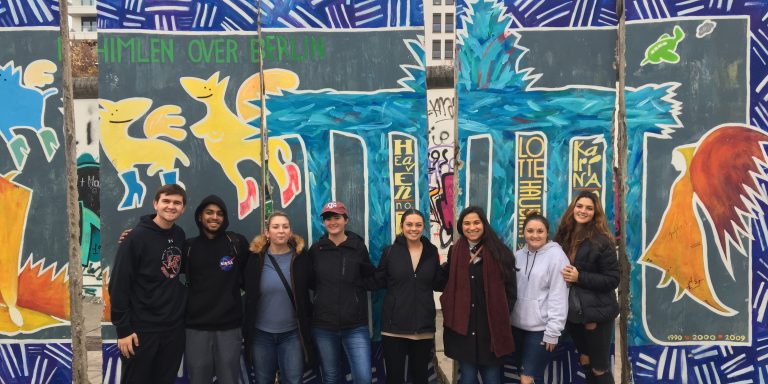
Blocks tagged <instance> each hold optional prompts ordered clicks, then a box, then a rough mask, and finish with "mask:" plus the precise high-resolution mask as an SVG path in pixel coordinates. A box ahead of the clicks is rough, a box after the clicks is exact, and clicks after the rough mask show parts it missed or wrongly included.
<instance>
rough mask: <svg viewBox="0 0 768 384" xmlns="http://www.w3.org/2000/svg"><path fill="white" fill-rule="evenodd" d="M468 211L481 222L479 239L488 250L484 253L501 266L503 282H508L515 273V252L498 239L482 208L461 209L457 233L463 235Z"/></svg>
mask: <svg viewBox="0 0 768 384" xmlns="http://www.w3.org/2000/svg"><path fill="white" fill-rule="evenodd" d="M470 213H475V214H477V216H478V217H479V218H480V221H481V222H482V223H483V237H482V238H481V241H482V242H483V248H485V249H486V250H488V252H486V253H484V254H485V255H490V256H491V257H492V258H493V259H494V260H495V261H496V262H497V263H498V264H499V266H500V267H501V277H502V279H504V281H505V282H510V281H511V280H512V278H513V277H514V274H515V254H514V253H512V251H511V250H510V249H509V247H507V246H506V245H505V244H504V242H502V241H501V239H499V236H498V235H497V234H496V232H495V231H494V230H493V228H492V227H491V224H490V223H488V219H487V218H486V217H485V212H483V209H482V208H480V207H475V206H469V207H466V208H464V210H463V211H461V213H460V214H459V221H458V224H457V226H458V231H459V235H461V236H464V229H463V228H462V223H463V222H464V217H466V216H467V215H469V214H470Z"/></svg>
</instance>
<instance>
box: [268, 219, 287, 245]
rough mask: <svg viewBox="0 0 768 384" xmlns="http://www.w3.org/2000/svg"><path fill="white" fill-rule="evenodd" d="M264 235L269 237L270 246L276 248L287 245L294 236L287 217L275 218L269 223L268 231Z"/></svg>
mask: <svg viewBox="0 0 768 384" xmlns="http://www.w3.org/2000/svg"><path fill="white" fill-rule="evenodd" d="M264 235H265V236H267V239H269V242H270V244H274V245H276V246H283V245H286V244H288V240H289V239H290V238H291V236H292V235H293V233H292V232H291V223H290V221H288V218H287V217H285V216H273V217H272V218H271V219H269V222H268V223H267V230H266V231H264Z"/></svg>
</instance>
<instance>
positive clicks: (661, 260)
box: [640, 124, 768, 316]
mask: <svg viewBox="0 0 768 384" xmlns="http://www.w3.org/2000/svg"><path fill="white" fill-rule="evenodd" d="M766 143H768V135H767V134H766V133H765V132H763V131H760V130H758V129H755V128H752V127H749V126H744V125H737V124H728V125H721V126H718V127H715V128H714V129H712V130H711V131H709V132H708V133H707V134H705V135H704V136H703V137H702V138H701V139H700V140H699V142H698V143H695V144H689V145H684V146H680V147H677V148H676V149H675V152H674V154H673V164H674V165H675V166H676V168H677V169H678V170H680V175H679V176H678V178H677V180H675V182H674V184H673V185H672V190H671V193H670V198H669V203H668V205H667V208H666V210H665V211H664V215H663V216H662V220H661V224H660V225H659V229H658V231H657V232H656V234H655V235H654V236H653V240H651V242H650V244H649V245H648V247H647V248H646V250H645V253H644V254H643V255H642V257H641V259H640V263H643V264H646V265H650V266H653V267H655V268H658V269H659V270H661V271H662V272H663V277H662V279H661V281H660V282H659V287H665V286H667V285H669V283H670V282H674V283H675V285H676V287H677V291H676V294H675V299H674V301H677V300H680V299H681V298H682V297H683V296H684V295H686V294H687V295H688V296H689V297H690V298H692V299H693V300H695V301H696V302H698V303H700V304H702V305H703V306H705V307H706V308H708V309H709V310H711V311H713V312H715V313H718V314H720V315H722V316H733V315H735V314H736V313H738V312H737V311H735V310H733V309H732V308H729V307H728V306H727V305H725V304H723V303H722V302H721V301H720V299H718V297H717V292H716V291H715V289H714V286H713V282H712V280H711V279H710V275H709V271H708V267H707V265H708V263H707V261H708V257H710V256H709V255H712V254H714V252H712V251H710V250H707V241H706V238H705V233H706V232H705V225H709V227H710V228H711V232H712V233H713V234H714V236H715V239H714V242H715V244H716V245H717V250H716V252H717V253H718V254H719V255H720V258H721V260H722V262H723V264H724V265H725V268H726V269H727V270H728V271H729V272H730V274H731V276H732V277H733V270H732V266H731V252H730V249H731V246H733V247H734V248H735V249H737V250H738V252H739V253H741V254H743V255H745V256H747V257H749V254H748V253H749V252H748V248H747V247H746V242H747V241H749V239H751V234H750V220H751V219H753V218H755V217H756V214H757V213H759V212H761V211H760V208H759V204H758V202H766V201H768V197H767V196H766V195H765V192H764V190H763V189H762V188H760V186H759V180H766V174H765V171H764V169H765V167H766V160H768V157H767V156H766V152H765V150H764V148H763V145H764V144H766ZM724 164H727V166H723V165H724ZM700 211H701V212H704V215H705V216H706V217H701V216H700Z"/></svg>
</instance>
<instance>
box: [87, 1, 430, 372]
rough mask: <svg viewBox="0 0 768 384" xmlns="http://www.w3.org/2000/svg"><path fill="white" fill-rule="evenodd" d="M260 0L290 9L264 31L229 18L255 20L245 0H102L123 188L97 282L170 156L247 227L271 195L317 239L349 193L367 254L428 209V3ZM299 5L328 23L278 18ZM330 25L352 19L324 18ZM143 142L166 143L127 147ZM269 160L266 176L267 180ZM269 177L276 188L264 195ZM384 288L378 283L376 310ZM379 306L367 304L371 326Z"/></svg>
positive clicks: (108, 174)
mask: <svg viewBox="0 0 768 384" xmlns="http://www.w3.org/2000/svg"><path fill="white" fill-rule="evenodd" d="M262 4H264V5H263V7H265V8H264V9H263V11H264V12H265V14H264V15H269V14H270V9H273V8H274V9H278V8H279V9H282V8H286V9H285V11H284V12H285V16H281V15H280V14H279V13H278V12H274V13H272V14H273V15H275V18H274V19H273V20H272V21H269V20H267V21H265V23H264V25H263V26H264V27H266V28H267V29H265V30H264V31H263V33H262V36H258V35H256V34H255V33H254V32H241V33H230V32H229V30H230V29H237V28H243V29H247V30H251V31H253V30H254V29H255V25H254V24H253V23H252V22H251V21H249V20H248V17H253V18H254V19H255V16H256V15H255V12H254V13H251V11H254V10H255V9H252V8H249V7H250V5H247V4H246V3H242V2H229V1H225V2H214V3H211V2H199V4H197V3H196V2H193V3H191V4H187V3H185V4H184V5H183V7H185V9H187V10H190V12H191V18H182V17H180V16H179V15H180V13H179V12H175V11H174V12H165V11H170V10H171V7H178V6H179V5H178V3H174V5H170V4H167V5H166V4H161V3H156V4H152V5H148V4H145V5H142V4H134V3H131V4H123V3H114V4H113V3H109V2H102V3H99V5H98V7H99V27H100V34H99V46H100V49H101V51H100V56H99V68H100V80H99V86H100V89H99V95H100V97H101V99H100V100H99V103H100V105H101V107H100V114H101V122H102V123H101V124H102V149H103V151H102V153H101V154H100V158H101V159H102V160H103V161H102V162H101V175H100V176H101V179H100V182H101V183H103V184H104V185H110V186H113V187H114V188H104V189H103V190H101V204H100V207H101V219H102V220H101V226H100V229H101V231H102V233H101V238H102V239H103V241H102V246H103V248H102V249H101V260H102V268H103V281H104V284H106V282H107V281H108V280H109V272H110V271H109V269H110V268H109V266H110V265H111V263H112V262H113V258H114V254H115V251H116V243H115V242H113V241H110V240H109V239H116V238H117V235H118V233H119V232H120V231H121V230H122V229H123V228H127V227H131V226H133V225H134V224H135V223H136V220H137V219H138V217H139V215H141V214H144V213H148V212H149V211H151V210H150V209H148V208H149V206H150V205H149V204H148V203H147V202H146V201H147V200H148V199H151V198H152V191H153V190H155V189H156V188H157V187H158V186H159V185H160V184H163V183H166V182H171V179H169V178H168V177H163V175H167V174H169V173H170V172H172V171H174V170H178V171H179V172H178V173H177V174H176V175H178V176H177V179H176V180H177V181H178V180H181V181H182V182H183V184H184V185H185V187H186V188H187V191H188V193H189V204H190V205H191V206H193V207H194V206H195V205H196V204H197V201H199V199H200V198H201V197H202V196H205V195H208V194H210V193H216V194H218V195H220V196H222V197H223V198H224V199H225V201H226V202H227V205H228V207H229V208H230V209H229V211H230V214H231V217H230V220H231V226H230V228H232V229H233V230H235V231H239V232H241V233H243V234H244V235H245V236H246V237H248V238H251V237H253V236H254V235H256V234H257V233H258V232H259V231H260V228H261V224H260V223H259V217H260V215H261V210H267V209H270V207H271V208H272V209H279V210H282V211H285V212H286V213H288V215H289V216H290V217H291V223H292V229H293V230H294V232H296V233H298V234H301V235H302V236H304V237H305V238H307V239H308V240H310V241H314V240H316V239H317V238H318V237H319V236H320V235H321V234H322V233H323V232H324V229H323V226H322V223H321V222H320V220H319V219H318V217H319V213H320V210H321V208H322V205H323V204H324V203H325V202H326V201H328V200H330V199H337V200H341V201H344V202H345V204H346V205H347V207H348V210H349V216H350V224H349V229H350V230H352V231H354V232H356V233H358V234H360V235H361V236H362V237H363V238H364V239H365V240H366V242H367V244H368V246H369V249H370V254H371V259H372V261H373V262H374V263H377V262H378V259H379V257H380V254H381V250H382V249H383V248H384V247H385V246H386V245H388V244H389V243H391V241H392V239H393V236H394V235H395V234H396V233H397V232H398V230H399V228H397V227H398V226H397V225H396V224H395V223H396V222H398V220H399V215H401V214H402V212H403V211H405V210H406V209H409V208H414V207H416V208H419V209H421V210H422V211H426V209H428V204H429V201H430V200H429V198H428V192H429V190H428V188H427V187H426V186H427V178H426V172H425V171H424V170H425V169H427V162H426V156H425V154H426V151H427V150H426V148H427V140H426V134H425V132H426V119H425V117H424V111H425V110H426V94H425V69H424V66H423V62H424V52H423V48H422V45H423V43H422V41H421V37H420V34H421V27H410V26H411V25H422V24H423V21H422V20H421V18H422V17H421V4H420V3H419V4H418V6H415V4H416V3H412V2H410V1H400V2H391V7H390V9H387V7H388V6H390V3H387V2H377V1H371V2H369V3H366V4H363V3H362V2H361V3H358V4H353V5H347V4H342V3H338V4H330V3H329V4H323V5H316V6H313V7H312V8H311V13H307V12H304V11H305V10H309V9H310V8H309V7H308V4H304V3H301V4H288V3H278V2H276V3H274V5H273V4H272V3H270V2H264V3H262ZM381 5H384V6H383V7H382V6H381ZM305 6H307V8H306V9H305V8H304V7H305ZM142 7H143V8H142ZM289 8H290V9H289ZM174 9H176V8H174ZM176 10H177V11H178V9H176ZM238 10H239V11H238ZM351 10H354V13H353V12H349V15H350V16H351V18H347V17H346V15H345V14H344V13H345V12H348V11H351ZM240 11H243V12H244V13H241V12H240ZM281 12H282V11H281ZM328 13H329V14H330V16H328ZM244 15H245V16H247V17H245V16H244ZM264 15H262V17H264ZM300 15H301V16H300ZM321 15H322V16H321ZM384 15H386V16H384ZM408 15H410V16H408ZM363 16H364V17H363ZM301 17H307V19H306V20H309V21H310V22H311V23H312V25H315V24H314V23H315V22H316V21H317V20H319V22H320V23H322V24H323V25H325V26H326V27H327V28H322V29H308V28H305V27H306V25H305V24H303V23H302V24H298V25H297V26H296V27H294V26H292V25H290V24H286V23H285V21H286V20H289V21H290V22H291V23H293V22H295V21H296V20H302V19H301ZM326 17H330V19H327V18H326ZM369 18H372V20H366V19H369ZM192 19H194V20H192ZM190 20H192V22H191V23H190ZM166 22H167V28H166V24H164V23H166ZM390 26H394V27H398V28H389V27H390ZM270 27H272V28H270ZM358 27H359V28H364V29H363V30H355V28H358ZM371 27H376V28H374V29H371ZM336 28H341V29H344V30H331V29H336ZM141 29H168V30H185V31H206V32H198V33H193V34H191V33H173V32H170V31H169V32H161V33H153V34H146V33H142V31H140V30H141ZM134 30H135V31H134ZM382 52H387V55H386V57H385V58H383V57H382V55H381V54H382ZM260 62H261V63H263V66H264V70H263V71H262V72H259V63H260ZM341 63H343V65H339V64H341ZM262 81H263V82H264V84H263V86H264V92H265V94H264V97H265V98H266V110H264V111H262V110H261V105H260V97H261V96H262V95H261V94H260V92H261V87H262V84H261V82H262ZM118 103H124V104H126V103H128V104H130V103H132V104H131V105H128V104H126V105H116V104H118ZM137 103H143V104H141V105H140V107H141V108H139V107H137V106H136V104H137ZM130 111H133V113H132V114H131V115H130V116H123V115H120V114H124V113H127V112H130ZM262 113H264V114H266V120H267V127H268V130H269V138H268V141H267V147H268V156H269V161H268V162H267V163H266V164H265V163H264V162H263V161H262V159H261V158H260V153H261V145H262V141H261V140H262V137H261V129H260V126H259V124H260V118H261V116H262ZM222 122H225V123H222ZM105 124H106V125H105ZM187 133H191V134H187ZM134 140H140V141H141V145H142V147H143V146H144V145H146V143H147V142H151V143H152V144H151V145H157V146H163V148H165V149H164V150H163V153H161V154H158V153H157V151H143V150H137V149H130V150H129V149H128V148H127V147H129V146H130V145H128V144H131V145H132V144H133V143H135V141H134ZM120 151H122V152H120ZM166 155H167V156H166ZM161 157H163V158H162V159H161ZM166 157H167V158H166ZM161 163H162V164H161ZM264 166H265V167H266V171H267V172H266V175H267V177H268V180H261V176H260V175H261V168H262V167H264ZM145 175H146V176H150V177H145ZM154 176H160V177H154ZM266 182H269V184H270V185H271V186H272V187H274V188H272V189H271V191H269V192H270V194H269V195H267V196H265V197H266V198H267V206H265V207H262V206H260V197H261V196H260V195H259V194H260V193H262V186H263V185H264V184H265V183H266ZM121 186H122V187H121ZM147 194H149V196H147ZM235 212H236V213H235ZM180 224H181V225H182V226H183V227H184V228H185V229H186V232H187V235H189V236H193V235H194V234H196V232H197V229H196V227H195V226H194V224H193V221H192V217H191V215H189V214H186V215H185V216H183V217H182V220H181V222H180ZM380 228H387V229H389V230H386V231H381V230H379V229H380ZM104 296H105V297H104V299H105V305H106V308H105V315H107V316H106V317H105V319H106V322H105V323H103V328H102V334H103V339H104V344H103V348H102V351H103V353H104V363H103V369H104V378H105V382H114V381H116V380H118V379H119V363H118V360H119V359H118V358H117V356H118V351H117V349H116V348H115V345H114V342H115V341H114V338H115V334H114V330H113V329H112V327H111V325H110V324H109V322H108V321H109V319H108V314H109V309H108V308H109V297H108V294H107V293H106V292H104ZM381 299H382V297H380V295H379V294H378V293H376V294H374V295H373V306H372V307H373V311H374V313H377V312H378V308H379V307H380V301H381ZM378 317H379V316H378V315H376V314H375V315H374V316H372V318H373V319H375V320H374V322H373V324H372V326H373V328H374V330H375V333H376V334H377V333H378V331H376V329H378ZM376 337H378V336H376ZM375 346H376V347H375V348H374V358H373V359H372V362H373V365H374V374H375V375H376V376H377V377H378V378H379V380H383V376H381V375H382V374H383V361H382V354H381V353H382V352H381V349H380V346H378V343H376V344H375ZM183 371H184V368H183V367H182V372H183ZM243 372H246V371H245V370H243ZM377 372H378V373H377ZM243 379H244V380H247V377H243ZM179 380H180V381H183V378H181V377H180V378H179ZM305 381H306V382H316V381H317V377H316V376H315V375H312V376H308V377H305Z"/></svg>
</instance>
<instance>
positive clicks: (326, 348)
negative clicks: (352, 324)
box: [312, 326, 371, 384]
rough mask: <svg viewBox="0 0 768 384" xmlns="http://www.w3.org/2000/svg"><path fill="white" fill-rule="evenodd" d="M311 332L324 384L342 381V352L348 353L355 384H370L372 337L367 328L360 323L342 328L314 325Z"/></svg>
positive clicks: (335, 383) (334, 383)
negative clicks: (353, 326) (329, 328)
mask: <svg viewBox="0 0 768 384" xmlns="http://www.w3.org/2000/svg"><path fill="white" fill-rule="evenodd" d="M312 334H313V335H314V338H315V344H316V345H317V352H318V355H320V369H321V370H322V373H323V384H337V383H341V382H344V381H345V380H343V379H344V378H343V372H342V371H341V358H342V357H341V351H342V349H343V350H344V353H345V354H346V355H347V362H348V363H349V368H350V370H351V371H352V381H353V382H354V383H355V384H371V339H370V337H369V336H368V327H367V326H361V327H357V328H352V329H347V330H344V331H328V330H325V329H320V328H314V329H313V330H312Z"/></svg>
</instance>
